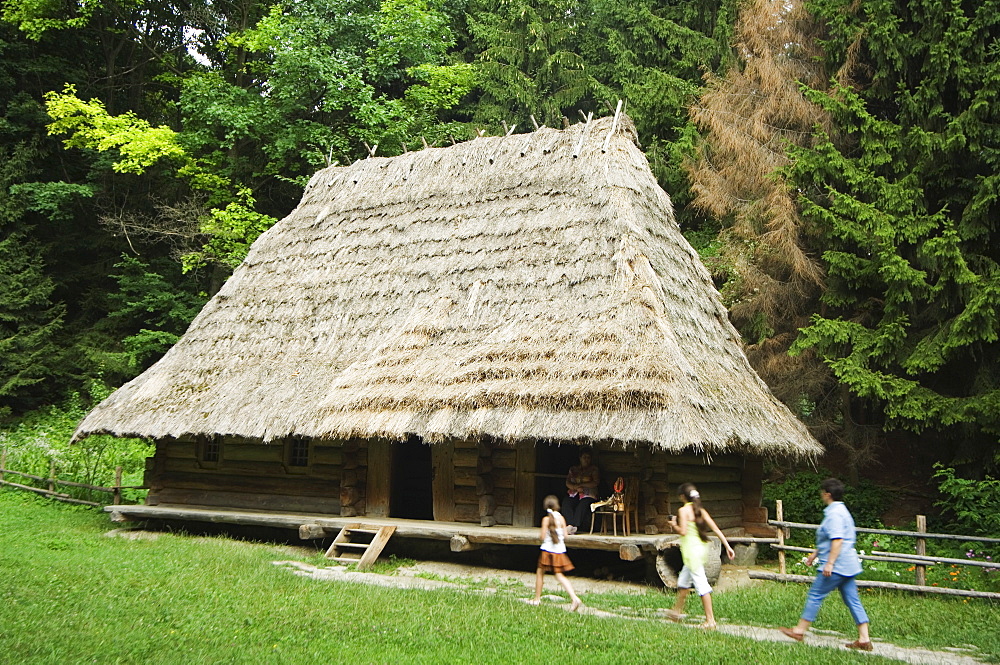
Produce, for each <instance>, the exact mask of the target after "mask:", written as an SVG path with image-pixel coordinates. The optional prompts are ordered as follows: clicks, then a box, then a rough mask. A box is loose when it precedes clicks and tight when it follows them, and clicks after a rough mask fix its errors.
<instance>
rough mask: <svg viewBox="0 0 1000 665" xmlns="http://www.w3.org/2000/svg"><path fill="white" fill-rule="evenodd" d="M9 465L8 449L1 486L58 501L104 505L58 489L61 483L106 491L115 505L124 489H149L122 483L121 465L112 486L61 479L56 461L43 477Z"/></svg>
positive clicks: (1, 462)
mask: <svg viewBox="0 0 1000 665" xmlns="http://www.w3.org/2000/svg"><path fill="white" fill-rule="evenodd" d="M6 467H7V451H6V450H5V451H2V452H0V486H7V487H13V488H15V489H20V490H25V491H28V492H35V493H36V494H41V495H43V496H47V497H49V498H50V499H54V500H56V501H63V502H65V503H76V504H81V505H84V506H97V507H100V506H103V505H104V504H103V503H97V502H96V501H85V500H83V499H77V498H74V497H71V496H70V495H69V494H66V493H65V492H59V491H56V487H57V486H59V485H64V486H66V487H78V488H81V489H86V490H91V491H94V492H106V493H108V494H110V495H111V503H112V504H113V505H116V506H117V505H119V504H121V502H122V490H144V489H149V488H148V487H146V486H145V485H122V468H121V467H120V466H116V467H115V484H114V486H112V487H102V486H101V485H88V484H87V483H77V482H74V481H72V480H60V479H59V478H57V477H56V469H55V461H54V460H53V461H51V462H50V463H49V477H48V478H43V477H41V476H36V475H33V474H30V473H24V472H23V471H14V470H13V469H8V468H6ZM7 475H15V476H18V477H19V478H28V479H30V480H34V481H36V482H39V483H46V484H47V485H48V488H47V489H46V488H43V487H33V486H32V485H25V484H23V483H15V482H13V481H11V480H7V478H6V476H7Z"/></svg>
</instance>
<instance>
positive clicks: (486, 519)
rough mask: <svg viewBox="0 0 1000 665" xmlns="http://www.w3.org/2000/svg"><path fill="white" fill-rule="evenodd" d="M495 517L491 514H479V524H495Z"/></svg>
mask: <svg viewBox="0 0 1000 665" xmlns="http://www.w3.org/2000/svg"><path fill="white" fill-rule="evenodd" d="M496 523H497V518H495V517H493V516H492V515H480V516H479V526H496Z"/></svg>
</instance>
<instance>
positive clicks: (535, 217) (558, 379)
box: [77, 117, 822, 455]
mask: <svg viewBox="0 0 1000 665" xmlns="http://www.w3.org/2000/svg"><path fill="white" fill-rule="evenodd" d="M612 124H613V123H612V119H611V118H606V119H603V120H595V121H592V122H591V123H590V124H589V126H587V125H584V124H579V125H576V126H574V127H571V128H570V129H567V130H564V131H559V130H553V129H546V128H542V129H540V130H538V131H536V132H534V133H532V134H520V135H513V136H508V137H483V138H477V139H475V140H473V141H469V142H467V143H460V144H458V145H454V146H451V147H446V148H429V149H425V150H422V151H420V152H410V153H407V154H404V155H400V156H398V157H392V158H372V159H366V160H363V161H359V162H357V163H355V164H353V165H351V166H347V167H332V168H328V169H325V170H323V171H320V172H319V173H317V174H316V175H315V176H314V177H313V179H312V181H311V182H310V183H309V186H308V187H307V188H306V191H305V194H304V195H303V198H302V201H301V203H300V204H299V206H298V207H297V208H296V209H295V210H294V211H292V213H291V214H290V215H289V216H288V217H286V218H285V219H283V220H282V221H280V222H279V223H278V224H276V225H275V226H274V227H273V228H272V229H270V230H269V231H268V232H267V233H265V234H264V235H262V236H261V237H260V238H259V239H258V240H257V242H255V243H254V245H253V247H252V249H251V251H250V253H249V255H248V256H247V259H246V261H244V262H243V264H242V265H241V266H240V267H239V268H238V269H237V270H236V272H235V273H234V274H233V276H232V277H231V278H230V279H229V281H228V282H227V283H226V284H225V286H224V287H223V288H222V290H221V291H220V292H219V293H218V294H217V295H216V296H215V297H214V298H212V300H211V301H210V302H209V303H208V304H207V305H206V306H205V308H204V309H203V310H202V312H201V313H200V314H199V315H198V317H197V318H196V319H195V320H194V321H193V322H192V323H191V326H190V328H189V329H188V331H187V332H186V333H185V335H184V336H183V338H182V339H181V340H180V341H179V342H177V344H176V345H175V346H174V347H173V348H172V349H171V350H170V351H169V352H168V353H167V354H166V355H165V356H164V357H163V358H162V359H161V360H160V361H159V362H157V363H156V364H155V365H154V366H153V367H151V368H150V369H149V370H147V371H146V372H145V373H143V374H142V375H141V376H139V377H137V378H136V379H134V380H133V381H131V382H129V383H128V384H126V385H125V386H123V387H122V388H120V389H119V390H117V391H116V392H115V393H114V394H112V395H111V396H110V397H109V398H108V399H106V400H105V401H104V402H102V403H101V404H100V405H99V406H98V407H97V408H95V409H94V410H93V411H92V412H91V413H90V414H89V415H88V416H87V418H86V419H85V420H84V421H83V423H82V424H81V425H80V428H79V430H78V432H77V436H78V437H81V436H87V435H89V434H95V433H110V434H115V435H119V436H142V437H154V438H159V437H167V436H173V437H177V436H180V435H187V434H206V435H207V434H216V433H218V434H229V435H237V436H245V437H252V438H259V439H263V440H264V441H268V440H273V439H275V438H279V437H283V436H287V435H301V436H306V437H337V438H347V437H390V438H402V437H405V436H407V435H408V434H416V435H419V436H421V437H424V438H425V439H428V440H431V441H435V440H441V439H443V438H448V437H462V438H464V437H478V436H482V435H491V436H494V437H498V438H500V439H504V440H508V441H510V440H520V439H548V440H554V441H577V442H581V441H590V442H594V441H600V440H605V441H606V440H612V441H617V442H621V443H623V444H625V443H627V444H632V443H635V444H652V445H653V446H654V447H655V448H658V449H666V450H681V449H684V448H693V449H695V450H699V451H701V450H704V451H707V452H710V453H711V452H716V453H718V452H725V451H729V450H735V451H748V452H754V453H759V454H764V455H785V454H792V455H816V454H818V453H820V452H821V451H822V448H821V447H820V445H819V444H818V443H817V442H816V441H815V439H813V438H812V436H810V434H809V433H808V431H807V430H806V428H805V427H804V426H803V425H802V424H801V423H800V422H799V421H798V420H796V419H795V417H794V416H792V414H791V413H790V412H789V410H788V409H787V408H786V407H785V406H784V405H782V404H781V403H780V402H779V401H778V400H777V399H775V397H774V396H773V395H772V394H771V392H770V391H769V390H768V389H767V387H766V386H765V385H764V383H763V382H762V381H761V380H760V378H759V377H758V376H757V375H756V374H755V373H754V371H753V370H752V369H751V367H750V365H749V363H748V362H747V359H746V357H745V356H744V354H743V351H742V349H741V342H740V338H739V336H738V334H737V332H736V331H735V329H734V328H733V327H732V325H731V324H730V323H729V320H728V318H727V314H726V310H725V308H724V307H723V306H722V304H721V303H720V301H719V297H718V293H717V292H716V290H715V288H714V287H713V284H712V282H711V279H710V278H709V274H708V272H707V271H706V270H705V268H704V267H703V266H702V264H701V262H700V261H699V258H698V255H697V254H696V253H695V251H694V250H693V249H692V248H691V247H690V246H689V245H688V243H687V242H686V241H685V240H684V238H683V237H682V236H681V233H680V231H679V230H678V228H677V225H676V223H675V222H674V218H673V210H672V208H671V203H670V199H669V198H668V196H667V195H666V193H664V192H663V190H662V189H660V187H659V186H658V185H657V183H656V180H655V179H654V177H653V175H652V173H651V172H650V169H649V166H648V164H647V163H646V158H645V156H644V155H643V153H642V152H641V151H640V150H639V149H638V147H637V146H636V144H635V134H634V129H633V127H632V123H631V121H629V120H628V118H627V117H623V118H621V119H620V120H619V123H618V125H617V129H616V131H615V132H614V134H613V135H612V133H611V130H612ZM609 137H610V138H609ZM575 155H576V156H575Z"/></svg>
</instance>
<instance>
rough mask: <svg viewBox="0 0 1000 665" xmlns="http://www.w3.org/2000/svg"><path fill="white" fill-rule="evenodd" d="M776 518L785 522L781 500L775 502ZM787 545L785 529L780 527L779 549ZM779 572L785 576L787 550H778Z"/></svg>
mask: <svg viewBox="0 0 1000 665" xmlns="http://www.w3.org/2000/svg"><path fill="white" fill-rule="evenodd" d="M774 516H775V517H776V518H777V519H778V521H779V522H784V521H785V508H784V506H783V505H782V504H781V499H777V500H776V501H775V502H774ZM784 544H785V527H783V526H779V527H778V547H782V546H784ZM778 572H779V573H780V574H782V575H784V574H785V550H783V549H779V550H778Z"/></svg>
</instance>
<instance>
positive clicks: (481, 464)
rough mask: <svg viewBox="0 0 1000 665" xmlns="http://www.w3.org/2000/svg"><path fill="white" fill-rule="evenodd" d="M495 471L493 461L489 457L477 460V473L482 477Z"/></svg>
mask: <svg viewBox="0 0 1000 665" xmlns="http://www.w3.org/2000/svg"><path fill="white" fill-rule="evenodd" d="M491 471H493V460H492V459H490V458H489V457H477V458H476V473H478V474H479V475H480V476H482V475H484V474H487V473H490V472H491Z"/></svg>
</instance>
